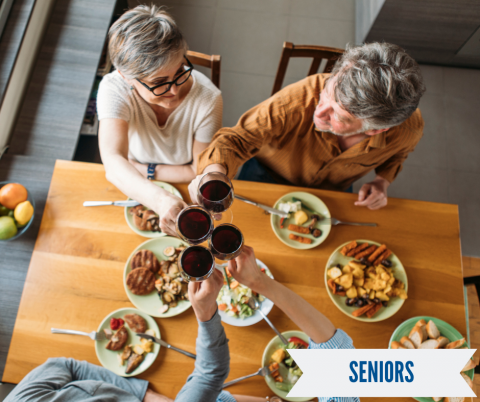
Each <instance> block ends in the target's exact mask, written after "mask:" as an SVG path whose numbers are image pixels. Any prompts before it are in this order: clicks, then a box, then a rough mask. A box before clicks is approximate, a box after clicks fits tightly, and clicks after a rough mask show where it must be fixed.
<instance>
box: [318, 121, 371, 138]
mask: <svg viewBox="0 0 480 402" xmlns="http://www.w3.org/2000/svg"><path fill="white" fill-rule="evenodd" d="M313 125H314V127H315V130H317V131H323V132H325V133H330V134H334V135H337V136H339V137H350V136H352V135H357V134H363V133H364V132H365V130H364V129H363V127H362V128H361V129H359V130H357V131H354V132H353V133H346V134H340V133H336V132H335V131H333V130H321V129H320V128H318V127H317V125H316V124H315V118H314V120H313Z"/></svg>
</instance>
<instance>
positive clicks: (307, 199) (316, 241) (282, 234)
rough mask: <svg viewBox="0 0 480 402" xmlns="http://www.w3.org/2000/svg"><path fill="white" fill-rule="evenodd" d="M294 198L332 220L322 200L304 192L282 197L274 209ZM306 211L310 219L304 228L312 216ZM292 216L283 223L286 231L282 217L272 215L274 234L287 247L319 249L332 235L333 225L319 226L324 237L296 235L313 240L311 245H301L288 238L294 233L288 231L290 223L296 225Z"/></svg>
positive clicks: (305, 224) (306, 224)
mask: <svg viewBox="0 0 480 402" xmlns="http://www.w3.org/2000/svg"><path fill="white" fill-rule="evenodd" d="M293 197H295V198H298V199H299V200H301V201H302V202H303V203H305V205H306V206H308V207H309V208H311V209H313V210H314V211H316V212H318V213H319V214H320V215H321V217H325V218H331V215H330V211H329V210H328V208H327V206H326V205H325V203H324V202H323V201H322V200H320V198H318V197H315V196H314V195H312V194H309V193H304V192H301V191H296V192H294V193H288V194H285V195H284V196H283V197H281V198H280V199H279V200H278V201H277V202H276V203H275V205H274V206H273V207H274V208H278V204H280V203H281V202H288V201H290V202H292V201H293V200H292V198H293ZM304 211H305V212H306V213H307V215H308V217H309V219H308V221H307V222H306V223H304V224H303V225H302V226H308V224H309V222H310V215H312V212H310V211H308V210H306V209H304ZM290 215H291V217H290V218H287V219H285V221H284V223H283V227H284V229H280V219H281V217H280V216H278V215H273V214H272V215H270V222H271V224H272V229H273V232H274V233H275V234H276V235H277V237H278V238H279V239H280V241H282V242H283V243H285V244H286V245H287V246H289V247H292V248H297V249H300V250H307V249H309V248H314V247H317V246H318V245H320V244H322V243H323V242H324V241H325V239H326V238H327V236H328V234H329V233H330V229H331V228H332V225H331V224H328V225H319V224H317V225H316V227H317V228H319V229H320V230H321V231H322V235H321V236H320V237H317V238H315V237H313V236H312V235H304V234H300V233H294V234H296V235H298V236H303V237H308V238H310V239H312V240H313V241H312V243H311V244H304V243H299V242H298V241H295V240H291V239H289V237H288V235H289V234H290V233H292V232H290V231H289V230H288V229H287V227H288V225H289V224H290V223H295V219H293V213H292V214H290Z"/></svg>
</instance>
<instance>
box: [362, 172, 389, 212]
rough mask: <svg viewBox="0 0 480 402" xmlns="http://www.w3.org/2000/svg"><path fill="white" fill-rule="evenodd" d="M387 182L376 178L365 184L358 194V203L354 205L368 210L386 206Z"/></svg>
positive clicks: (378, 177)
mask: <svg viewBox="0 0 480 402" xmlns="http://www.w3.org/2000/svg"><path fill="white" fill-rule="evenodd" d="M389 185H390V183H389V182H388V180H386V179H384V178H383V177H380V176H377V177H376V178H375V180H374V181H372V182H370V183H365V184H364V185H363V186H362V188H361V189H360V191H359V192H358V201H355V205H356V206H359V207H367V208H368V209H380V208H383V207H384V206H385V205H387V188H388V186H389Z"/></svg>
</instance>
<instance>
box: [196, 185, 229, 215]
mask: <svg viewBox="0 0 480 402" xmlns="http://www.w3.org/2000/svg"><path fill="white" fill-rule="evenodd" d="M200 194H201V195H202V197H201V198H203V199H201V200H200V201H201V202H202V205H203V206H204V207H205V208H206V209H208V210H209V211H212V212H218V213H220V212H223V211H225V210H227V209H228V208H230V206H231V205H232V202H233V191H232V189H231V187H230V186H229V185H228V184H227V183H225V182H224V181H221V180H210V181H207V182H206V183H204V184H203V185H202V186H201V187H200Z"/></svg>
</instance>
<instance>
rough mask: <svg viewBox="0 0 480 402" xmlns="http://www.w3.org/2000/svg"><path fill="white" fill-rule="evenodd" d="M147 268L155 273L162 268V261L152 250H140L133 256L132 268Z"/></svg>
mask: <svg viewBox="0 0 480 402" xmlns="http://www.w3.org/2000/svg"><path fill="white" fill-rule="evenodd" d="M136 268H147V269H149V270H150V271H152V272H153V273H154V274H156V273H158V271H159V270H160V263H159V262H158V259H157V257H155V254H153V252H151V251H150V250H138V251H137V252H136V253H135V254H134V255H133V257H132V269H136Z"/></svg>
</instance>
